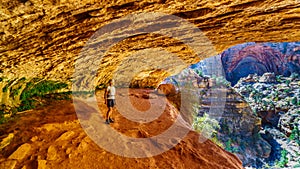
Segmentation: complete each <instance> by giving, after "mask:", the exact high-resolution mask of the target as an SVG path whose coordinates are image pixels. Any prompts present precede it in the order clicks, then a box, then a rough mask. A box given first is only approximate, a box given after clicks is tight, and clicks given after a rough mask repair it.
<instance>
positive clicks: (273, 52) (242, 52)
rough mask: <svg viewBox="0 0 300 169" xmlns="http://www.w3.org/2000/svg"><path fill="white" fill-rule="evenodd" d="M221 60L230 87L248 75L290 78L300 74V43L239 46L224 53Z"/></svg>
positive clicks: (247, 44) (246, 44)
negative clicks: (270, 74)
mask: <svg viewBox="0 0 300 169" xmlns="http://www.w3.org/2000/svg"><path fill="white" fill-rule="evenodd" d="M221 59H222V63H223V67H224V71H225V74H226V79H227V80H228V81H230V82H231V83H232V85H235V84H236V83H237V82H238V80H239V79H240V78H242V77H247V76H248V75H249V74H257V75H259V76H262V75H263V74H264V73H267V72H272V73H274V74H275V75H283V76H290V75H291V74H292V73H298V74H299V73H300V42H292V43H288V42H284V43H245V44H240V45H237V46H234V47H232V48H229V49H228V50H226V51H224V52H223V53H222V54H221Z"/></svg>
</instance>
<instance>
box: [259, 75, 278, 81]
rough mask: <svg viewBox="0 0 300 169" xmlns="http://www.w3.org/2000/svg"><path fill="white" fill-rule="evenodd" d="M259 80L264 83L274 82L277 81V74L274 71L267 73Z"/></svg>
mask: <svg viewBox="0 0 300 169" xmlns="http://www.w3.org/2000/svg"><path fill="white" fill-rule="evenodd" d="M259 82H263V83H274V82H276V76H275V74H274V73H265V74H264V75H263V76H261V77H260V79H259Z"/></svg>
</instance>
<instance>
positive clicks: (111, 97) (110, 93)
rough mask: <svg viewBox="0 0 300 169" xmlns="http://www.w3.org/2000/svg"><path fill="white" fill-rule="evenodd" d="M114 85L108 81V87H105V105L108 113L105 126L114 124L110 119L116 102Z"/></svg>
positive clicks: (111, 81) (112, 81)
mask: <svg viewBox="0 0 300 169" xmlns="http://www.w3.org/2000/svg"><path fill="white" fill-rule="evenodd" d="M114 83H115V82H114V80H110V81H109V86H108V87H107V89H106V90H105V92H104V99H105V104H106V105H107V108H108V111H107V113H106V120H105V123H106V124H109V123H113V122H114V121H113V119H112V118H111V116H112V112H113V108H114V106H115V104H116V101H115V94H116V88H115V87H114Z"/></svg>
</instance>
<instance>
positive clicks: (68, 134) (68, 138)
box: [56, 131, 75, 141]
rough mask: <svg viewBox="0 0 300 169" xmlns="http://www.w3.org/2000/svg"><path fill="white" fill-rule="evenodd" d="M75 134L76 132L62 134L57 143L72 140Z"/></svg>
mask: <svg viewBox="0 0 300 169" xmlns="http://www.w3.org/2000/svg"><path fill="white" fill-rule="evenodd" d="M74 135H75V132H74V131H67V132H65V133H64V134H62V135H61V136H60V137H59V138H58V139H56V141H62V140H70V139H72V138H73V137H74Z"/></svg>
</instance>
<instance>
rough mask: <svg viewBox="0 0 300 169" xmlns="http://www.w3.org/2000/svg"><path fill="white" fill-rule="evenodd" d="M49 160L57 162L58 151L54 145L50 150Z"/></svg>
mask: <svg viewBox="0 0 300 169" xmlns="http://www.w3.org/2000/svg"><path fill="white" fill-rule="evenodd" d="M47 160H57V150H56V148H55V147H54V146H53V145H51V146H50V147H49V148H48V153H47Z"/></svg>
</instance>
